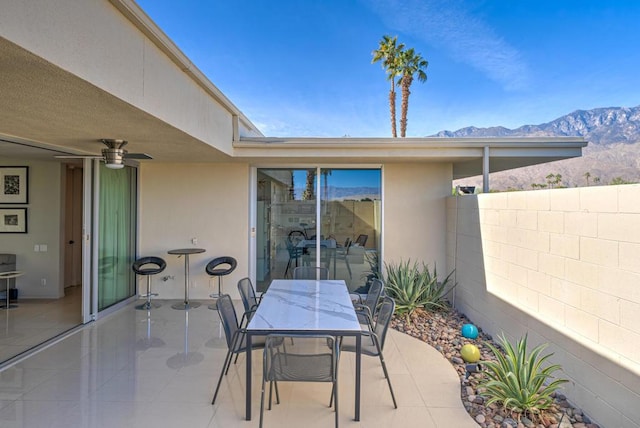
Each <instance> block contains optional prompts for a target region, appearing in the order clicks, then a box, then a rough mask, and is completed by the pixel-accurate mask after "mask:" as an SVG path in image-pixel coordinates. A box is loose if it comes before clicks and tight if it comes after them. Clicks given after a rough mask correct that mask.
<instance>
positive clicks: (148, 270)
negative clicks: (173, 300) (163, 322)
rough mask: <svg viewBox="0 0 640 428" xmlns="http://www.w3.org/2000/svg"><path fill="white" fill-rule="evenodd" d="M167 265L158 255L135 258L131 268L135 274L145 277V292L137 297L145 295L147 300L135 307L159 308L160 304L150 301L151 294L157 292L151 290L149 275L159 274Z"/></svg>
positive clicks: (155, 294)
mask: <svg viewBox="0 0 640 428" xmlns="http://www.w3.org/2000/svg"><path fill="white" fill-rule="evenodd" d="M166 267H167V262H165V261H164V260H163V259H161V258H160V257H154V256H151V257H142V258H139V259H138V260H136V261H135V262H134V263H133V265H132V266H131V268H132V269H133V271H134V272H135V273H136V275H143V276H146V277H147V294H141V295H140V296H139V297H146V298H147V301H146V302H145V303H143V304H142V305H138V306H136V309H151V308H159V307H160V305H159V304H157V303H153V304H152V303H151V296H157V295H158V293H152V292H151V276H152V275H156V274H159V273H160V272H162V271H163V270H164V269H165V268H166Z"/></svg>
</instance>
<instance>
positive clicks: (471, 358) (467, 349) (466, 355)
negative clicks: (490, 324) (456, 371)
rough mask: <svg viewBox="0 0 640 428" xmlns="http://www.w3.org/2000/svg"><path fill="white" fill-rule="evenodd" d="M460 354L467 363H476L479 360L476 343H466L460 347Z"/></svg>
mask: <svg viewBox="0 0 640 428" xmlns="http://www.w3.org/2000/svg"><path fill="white" fill-rule="evenodd" d="M460 355H461V356H462V359H463V360H465V361H466V362H467V363H477V362H478V361H480V350H479V349H478V347H477V346H476V345H472V344H471V343H467V344H466V345H464V346H463V347H462V349H460Z"/></svg>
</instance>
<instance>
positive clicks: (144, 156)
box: [124, 152, 153, 159]
mask: <svg viewBox="0 0 640 428" xmlns="http://www.w3.org/2000/svg"><path fill="white" fill-rule="evenodd" d="M124 157H125V159H153V158H152V157H151V156H150V155H148V154H146V153H128V152H127V153H125V154H124Z"/></svg>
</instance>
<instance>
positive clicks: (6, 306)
mask: <svg viewBox="0 0 640 428" xmlns="http://www.w3.org/2000/svg"><path fill="white" fill-rule="evenodd" d="M22 275H24V272H21V271H19V270H13V271H9V272H2V273H0V279H5V280H6V282H7V302H6V303H5V304H4V305H2V306H0V309H12V308H17V307H18V305H12V304H10V303H9V295H10V290H9V280H10V279H12V278H17V277H19V276H22Z"/></svg>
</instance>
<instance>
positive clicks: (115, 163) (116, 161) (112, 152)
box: [102, 149, 126, 169]
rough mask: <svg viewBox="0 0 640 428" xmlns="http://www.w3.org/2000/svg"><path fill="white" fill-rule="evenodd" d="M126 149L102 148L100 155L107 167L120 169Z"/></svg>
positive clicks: (122, 165)
mask: <svg viewBox="0 0 640 428" xmlns="http://www.w3.org/2000/svg"><path fill="white" fill-rule="evenodd" d="M125 153H126V151H125V150H123V149H103V150H102V156H103V157H104V163H105V166H106V167H107V168H111V169H120V168H123V167H124V155H125Z"/></svg>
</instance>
